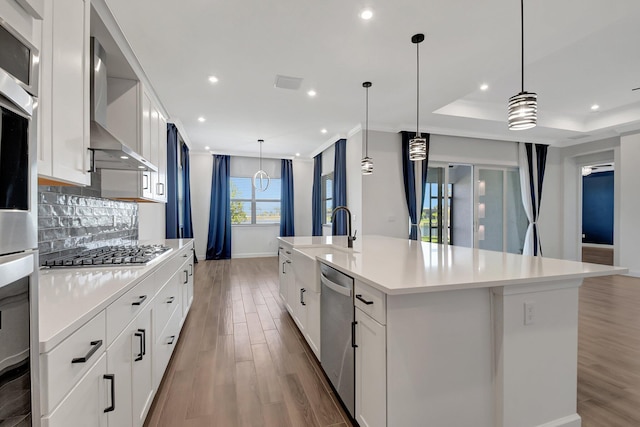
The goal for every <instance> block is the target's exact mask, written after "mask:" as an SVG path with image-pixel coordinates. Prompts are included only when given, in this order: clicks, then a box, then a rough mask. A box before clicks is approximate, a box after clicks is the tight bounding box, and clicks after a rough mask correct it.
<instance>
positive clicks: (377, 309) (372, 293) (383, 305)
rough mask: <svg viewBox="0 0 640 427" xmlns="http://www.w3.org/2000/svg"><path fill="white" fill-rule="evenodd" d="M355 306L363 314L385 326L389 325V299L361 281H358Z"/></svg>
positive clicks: (355, 289) (355, 288) (355, 290)
mask: <svg viewBox="0 0 640 427" xmlns="http://www.w3.org/2000/svg"><path fill="white" fill-rule="evenodd" d="M354 292H355V305H356V307H358V308H359V309H360V310H362V311H363V312H365V313H367V314H368V315H369V316H371V317H372V318H374V319H375V320H377V321H378V322H380V323H381V324H383V325H386V324H387V298H386V295H385V294H384V292H382V291H379V290H378V289H375V288H373V287H371V286H369V285H367V284H365V283H362V282H361V281H359V280H356V283H355V287H354Z"/></svg>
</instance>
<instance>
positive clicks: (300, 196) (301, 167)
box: [293, 159, 313, 236]
mask: <svg viewBox="0 0 640 427" xmlns="http://www.w3.org/2000/svg"><path fill="white" fill-rule="evenodd" d="M312 191H313V160H307V159H294V160H293V194H294V196H293V200H294V204H293V210H294V223H295V228H296V236H311V225H312V224H311V193H312Z"/></svg>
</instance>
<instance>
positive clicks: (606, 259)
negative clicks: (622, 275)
mask: <svg viewBox="0 0 640 427" xmlns="http://www.w3.org/2000/svg"><path fill="white" fill-rule="evenodd" d="M582 261H583V262H591V263H594V264H604V265H613V249H611V248H596V247H593V246H583V247H582Z"/></svg>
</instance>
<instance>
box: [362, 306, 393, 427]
mask: <svg viewBox="0 0 640 427" xmlns="http://www.w3.org/2000/svg"><path fill="white" fill-rule="evenodd" d="M355 312H356V316H355V317H356V344H357V345H358V347H357V348H356V408H355V412H356V416H355V418H356V421H357V422H358V424H360V426H361V427H378V426H380V427H383V426H386V425H387V333H386V329H387V328H386V327H385V326H384V325H381V324H380V323H378V322H376V321H375V320H374V319H373V318H372V317H371V316H369V315H368V314H366V313H364V312H363V311H362V310H361V309H360V308H359V307H356V309H355Z"/></svg>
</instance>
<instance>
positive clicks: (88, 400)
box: [42, 354, 120, 427]
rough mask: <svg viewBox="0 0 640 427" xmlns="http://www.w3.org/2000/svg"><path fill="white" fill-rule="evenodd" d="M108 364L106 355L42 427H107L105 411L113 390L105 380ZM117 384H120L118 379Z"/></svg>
mask: <svg viewBox="0 0 640 427" xmlns="http://www.w3.org/2000/svg"><path fill="white" fill-rule="evenodd" d="M106 373H107V360H106V357H105V355H104V354H103V355H102V356H101V357H100V358H99V359H98V360H97V361H96V364H95V365H94V366H93V367H92V368H91V369H90V370H89V371H88V372H87V374H86V375H85V376H84V377H83V378H82V379H81V380H80V381H79V382H78V384H76V386H75V387H74V388H73V389H71V392H69V394H68V395H67V397H65V398H64V400H63V401H62V403H60V406H58V407H57V408H56V410H55V411H53V413H51V414H50V415H47V416H44V417H42V427H87V426H92V427H93V426H95V427H107V418H106V417H107V414H106V413H105V412H104V410H105V409H106V408H107V407H108V406H109V405H110V404H111V393H109V391H110V390H111V387H113V386H114V385H115V386H116V387H119V386H120V385H119V384H113V383H111V381H109V380H106V379H105V378H104V375H105V374H106ZM115 380H116V381H117V380H120V378H118V377H117V376H116V378H115Z"/></svg>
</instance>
